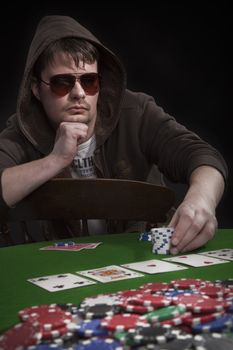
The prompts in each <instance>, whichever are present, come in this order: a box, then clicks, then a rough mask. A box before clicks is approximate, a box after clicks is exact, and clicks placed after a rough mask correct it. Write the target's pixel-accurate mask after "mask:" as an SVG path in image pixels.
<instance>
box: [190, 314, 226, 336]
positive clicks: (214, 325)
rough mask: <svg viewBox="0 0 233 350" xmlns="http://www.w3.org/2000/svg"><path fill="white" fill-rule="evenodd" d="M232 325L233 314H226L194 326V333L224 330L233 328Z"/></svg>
mask: <svg viewBox="0 0 233 350" xmlns="http://www.w3.org/2000/svg"><path fill="white" fill-rule="evenodd" d="M232 325H233V317H232V315H224V316H221V317H219V318H217V319H216V320H213V321H211V322H207V323H205V324H199V325H196V326H193V327H192V331H193V332H194V333H207V332H208V333H210V332H222V330H224V329H226V328H231V327H232Z"/></svg>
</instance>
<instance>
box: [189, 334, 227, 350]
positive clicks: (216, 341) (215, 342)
mask: <svg viewBox="0 0 233 350" xmlns="http://www.w3.org/2000/svg"><path fill="white" fill-rule="evenodd" d="M193 342H194V344H195V349H196V350H216V349H224V350H232V349H233V339H230V338H227V337H225V336H224V335H223V334H220V333H212V334H202V335H198V336H195V337H194V341H193Z"/></svg>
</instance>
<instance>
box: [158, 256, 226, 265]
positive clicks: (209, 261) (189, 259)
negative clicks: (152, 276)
mask: <svg viewBox="0 0 233 350" xmlns="http://www.w3.org/2000/svg"><path fill="white" fill-rule="evenodd" d="M163 260H166V261H171V262H177V263H180V264H185V265H190V266H194V267H201V266H210V265H216V264H224V263H228V262H229V261H226V260H221V259H218V258H212V257H210V256H204V255H200V254H188V255H180V256H175V257H172V258H165V259H163Z"/></svg>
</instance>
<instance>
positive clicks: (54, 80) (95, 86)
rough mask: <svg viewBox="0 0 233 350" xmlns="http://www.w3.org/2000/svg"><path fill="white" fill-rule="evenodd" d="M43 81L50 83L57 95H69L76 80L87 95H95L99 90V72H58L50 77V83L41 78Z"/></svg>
mask: <svg viewBox="0 0 233 350" xmlns="http://www.w3.org/2000/svg"><path fill="white" fill-rule="evenodd" d="M40 81H42V83H44V84H46V85H49V86H50V89H51V91H52V92H54V93H55V94H56V95H57V96H60V97H62V96H65V95H67V94H68V93H69V92H70V91H71V90H72V89H73V87H74V85H75V83H76V81H78V82H79V84H80V85H81V86H82V88H83V90H84V91H85V94H86V95H91V96H93V95H95V94H96V93H97V92H98V91H99V74H98V73H86V74H82V75H77V74H57V75H53V76H52V77H51V78H50V79H49V83H48V82H46V81H44V80H43V79H40Z"/></svg>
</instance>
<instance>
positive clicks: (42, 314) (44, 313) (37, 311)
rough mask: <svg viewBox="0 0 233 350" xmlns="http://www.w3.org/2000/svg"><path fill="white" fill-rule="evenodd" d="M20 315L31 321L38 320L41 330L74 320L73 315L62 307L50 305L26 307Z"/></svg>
mask: <svg viewBox="0 0 233 350" xmlns="http://www.w3.org/2000/svg"><path fill="white" fill-rule="evenodd" d="M19 316H20V317H21V318H22V319H24V320H25V319H27V320H28V321H29V322H30V321H35V320H36V321H38V323H39V325H40V327H41V331H42V332H43V331H51V330H54V329H57V328H60V327H62V326H65V325H66V324H68V323H70V322H71V321H72V320H73V315H72V314H71V313H70V312H68V311H64V310H62V309H61V308H60V307H54V306H53V307H51V306H50V305H41V306H35V307H32V308H28V309H24V310H22V311H20V312H19Z"/></svg>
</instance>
